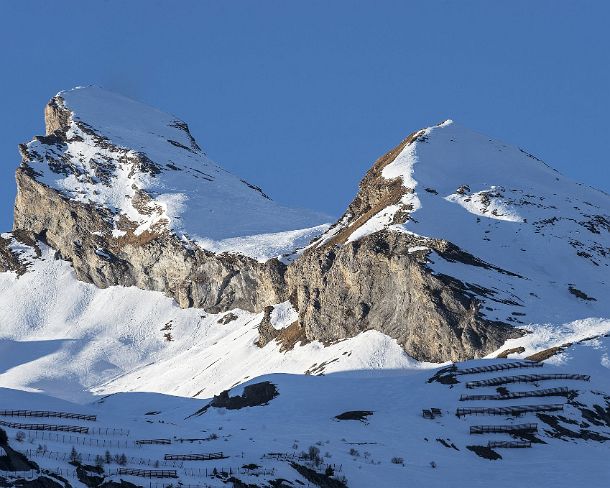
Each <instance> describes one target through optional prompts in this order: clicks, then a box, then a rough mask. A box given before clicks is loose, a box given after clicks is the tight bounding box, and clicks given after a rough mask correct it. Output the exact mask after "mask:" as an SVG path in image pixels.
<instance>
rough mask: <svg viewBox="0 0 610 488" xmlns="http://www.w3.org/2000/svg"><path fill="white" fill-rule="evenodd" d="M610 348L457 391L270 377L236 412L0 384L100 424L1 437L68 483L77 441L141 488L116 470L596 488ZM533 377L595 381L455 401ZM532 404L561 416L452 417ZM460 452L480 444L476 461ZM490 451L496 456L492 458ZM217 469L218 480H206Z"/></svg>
mask: <svg viewBox="0 0 610 488" xmlns="http://www.w3.org/2000/svg"><path fill="white" fill-rule="evenodd" d="M608 342H610V341H608V338H605V339H603V340H600V343H599V344H598V345H597V346H595V347H598V348H602V349H603V351H604V352H602V349H596V348H593V349H590V350H587V351H584V350H581V348H579V349H577V350H575V351H574V353H573V354H574V355H573V356H572V357H571V359H568V360H566V362H565V363H564V364H562V365H560V366H551V365H545V366H544V367H538V368H525V369H511V370H506V371H499V372H491V373H476V374H467V375H458V376H457V377H456V378H457V380H458V381H459V383H456V384H442V383H439V382H436V381H432V382H430V381H429V380H430V378H431V377H432V376H433V373H435V372H436V371H419V372H415V371H405V370H402V371H385V372H384V371H378V372H376V373H374V372H371V371H369V372H367V373H364V374H363V373H362V372H359V371H356V372H345V373H334V374H329V375H326V376H304V375H269V376H265V377H261V378H257V379H255V380H252V381H251V382H249V383H248V384H257V383H260V382H263V381H268V382H270V383H272V384H273V385H275V387H276V393H277V396H275V397H274V398H272V399H271V400H269V401H267V402H266V403H264V404H261V405H258V406H250V407H243V408H241V409H228V408H219V407H215V406H210V407H208V408H207V409H205V410H203V411H202V409H203V407H205V406H206V405H208V403H209V399H201V400H198V399H187V398H178V397H170V396H165V395H159V394H152V393H120V394H116V395H111V396H109V397H104V398H102V399H99V400H98V401H96V402H94V403H92V404H90V405H75V404H69V403H67V402H62V401H59V400H56V399H51V398H47V397H45V396H41V395H36V394H33V393H26V392H18V391H14V390H0V395H1V396H2V400H3V408H6V409H28V410H37V409H41V410H54V411H60V412H77V413H85V414H93V415H97V421H95V422H91V421H79V420H73V419H57V418H52V419H48V418H47V419H44V421H45V422H46V423H50V424H51V423H52V424H62V425H66V424H68V425H80V426H87V427H89V428H90V429H92V431H91V432H90V433H89V434H87V435H80V434H66V433H59V434H57V433H52V432H51V433H49V432H45V433H43V432H27V433H26V438H25V440H24V442H18V441H16V440H15V435H16V433H17V432H18V431H19V429H18V428H12V427H3V428H5V429H6V430H7V432H8V434H9V440H10V444H11V446H12V447H13V448H15V449H18V450H20V451H22V452H24V453H26V455H28V456H29V457H30V459H32V460H33V461H35V462H37V463H38V464H39V465H40V466H41V467H43V468H46V469H49V470H51V472H57V473H60V474H61V475H62V476H63V477H65V478H67V479H68V480H69V482H70V483H72V484H73V486H79V485H80V484H79V483H78V481H77V479H76V474H75V472H74V467H73V466H70V465H69V464H68V462H67V461H68V460H69V452H70V449H71V448H72V445H74V446H75V447H76V448H77V450H78V452H79V454H80V455H81V457H82V460H83V462H84V463H89V464H93V462H94V460H95V457H96V456H104V452H105V451H106V450H109V451H110V453H111V455H114V454H125V456H126V463H125V464H124V465H117V464H116V463H115V462H114V461H112V462H111V463H110V464H104V465H103V466H104V470H105V476H107V477H108V478H110V479H115V480H117V479H119V478H120V479H124V480H127V481H130V482H133V483H136V484H139V485H146V486H147V484H148V482H149V480H145V479H142V478H138V477H135V476H129V475H124V474H122V475H117V474H116V473H117V470H118V469H119V468H128V469H129V468H136V469H165V470H176V474H177V476H178V477H179V480H175V479H165V480H157V482H159V483H161V482H164V483H171V482H174V483H175V482H177V481H180V482H181V483H183V484H192V485H198V486H214V487H216V486H225V483H226V482H227V479H228V478H229V476H233V477H234V478H237V479H239V480H241V481H242V482H246V483H252V484H253V485H252V486H261V487H262V486H272V485H271V484H270V482H271V481H272V480H277V479H284V480H287V481H286V483H287V484H285V485H273V486H336V487H337V488H340V487H342V486H346V485H347V486H349V487H362V488H370V487H373V486H384V487H400V486H427V487H447V486H451V487H462V486H469V487H487V486H490V485H493V486H497V487H514V486H555V487H573V486H588V487H592V488H602V487H604V486H607V485H608V483H610V470H609V469H608V466H607V457H608V454H609V451H608V448H609V446H610V443H608V442H605V441H604V439H606V438H610V414H608V413H604V412H608V411H610V396H608V392H609V391H610V378H609V377H608V374H607V369H606V368H607V366H602V365H601V364H600V362H599V361H600V356H603V355H604V354H606V355H607V352H608V351H607V347H608ZM590 347H591V345H587V346H582V348H587V349H588V348H590ZM583 352H584V355H581V353H583ZM582 357H586V358H587V359H586V361H584V362H583V361H580V360H579V358H581V359H582ZM510 362H511V360H504V361H502V360H495V361H485V360H479V361H473V362H469V363H464V364H458V365H457V366H458V368H459V369H463V368H467V367H476V366H481V365H483V366H489V365H490V364H495V365H502V364H506V363H510ZM532 373H536V374H543V373H544V374H558V373H560V374H561V373H574V374H585V375H590V380H589V381H583V380H565V379H564V380H546V381H539V382H537V383H521V384H507V385H505V386H506V387H507V390H508V391H509V392H525V391H538V392H539V391H542V390H543V389H549V388H561V387H567V388H569V390H570V392H571V393H570V396H569V397H564V396H552V397H551V396H545V397H537V398H536V397H534V398H521V399H511V400H487V401H460V397H461V395H466V394H497V392H496V388H492V387H483V388H474V389H468V388H465V384H466V382H468V381H476V380H484V379H490V378H496V377H500V376H505V375H519V374H532ZM242 393H243V388H235V389H234V390H232V391H231V392H230V395H231V396H232V397H233V396H236V395H241V394H242ZM528 405H529V406H532V405H537V406H540V405H560V406H561V408H562V410H560V411H554V412H547V413H542V414H540V415H539V416H538V415H537V414H536V413H524V414H522V415H520V416H514V415H510V414H507V415H476V416H475V415H467V416H460V417H458V416H456V415H455V414H456V409H457V408H464V407H480V406H484V407H507V406H528ZM596 406H597V407H596ZM431 408H438V409H439V411H440V414H439V413H436V414H435V417H434V418H433V419H427V418H424V417H423V416H422V410H428V409H431ZM345 412H351V416H352V417H353V416H356V417H358V416H360V417H361V418H362V420H349V419H346V420H339V419H337V418H336V417H337V416H339V415H341V414H343V413H345ZM347 417H350V415H349V414H348V415H347ZM0 420H2V421H4V422H7V421H8V422H34V421H37V420H40V419H31V418H27V419H24V418H17V417H7V416H2V415H0ZM516 424H535V428H536V430H537V432H534V433H529V434H523V435H521V436H512V435H509V434H470V427H471V426H476V425H503V426H511V425H516ZM98 429H100V430H98ZM106 429H110V433H113V434H112V435H110V434H109V433H107V431H106ZM112 429H116V430H114V431H113V430H112ZM77 439H78V440H77ZM141 439H167V444H165V445H142V446H138V445H136V444H135V441H136V440H141ZM181 439H182V440H181ZM184 439H190V441H188V442H185V441H184ZM587 439H588V440H587ZM490 441H491V442H493V441H517V442H524V441H526V442H531V444H528V446H530V447H527V448H520V449H510V448H493V449H491V450H490V449H486V447H487V445H488V443H489V442H490ZM37 446H38V448H37ZM468 446H471V447H472V446H481V447H482V450H481V451H480V452H481V454H482V456H478V455H477V454H475V452H473V451H472V450H471V449H469V448H468ZM308 452H313V454H314V456H313V459H310V458H309V456H307V455H304V453H308ZM193 453H222V456H223V458H222V459H215V460H210V461H183V462H180V461H177V462H171V461H165V460H164V456H165V455H166V454H193ZM317 455H318V456H319V460H317V459H318V458H317ZM498 455H499V456H500V457H501V458H500V459H496V460H490V459H488V457H495V456H498ZM297 465H299V466H301V467H302V466H305V467H306V468H309V469H311V470H314V471H316V472H318V473H324V471H325V470H326V468H327V466H328V465H330V466H331V467H333V468H334V478H336V479H340V480H342V482H344V483H346V485H344V484H338V485H321V484H320V485H318V484H317V483H315V482H312V481H311V480H308V479H307V477H306V476H304V475H303V474H302V473H299V472H298V471H297ZM246 466H248V468H246ZM214 470H216V471H217V472H218V475H216V476H214V475H213V472H214ZM223 472H226V473H227V474H226V475H225V474H223ZM229 472H230V475H229ZM153 483H155V481H154V480H153ZM288 483H290V484H288ZM155 486H161V485H155ZM229 486H230V484H229ZM239 486H241V485H239Z"/></svg>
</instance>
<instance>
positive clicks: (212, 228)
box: [27, 87, 327, 261]
mask: <svg viewBox="0 0 610 488" xmlns="http://www.w3.org/2000/svg"><path fill="white" fill-rule="evenodd" d="M55 100H56V101H57V103H58V104H59V105H60V106H61V108H62V109H66V110H68V111H69V112H70V126H69V130H68V133H67V139H68V142H67V143H66V144H56V141H54V140H53V139H51V140H49V139H48V138H40V137H37V138H34V140H33V141H31V142H30V143H29V144H28V145H27V149H28V151H29V153H30V154H34V155H36V157H35V158H34V160H33V161H32V162H31V163H30V164H29V165H30V167H31V168H32V169H33V170H34V171H35V172H36V179H37V180H38V181H40V182H42V183H44V184H45V185H47V186H49V187H51V188H54V189H56V190H58V191H59V192H61V193H62V194H63V195H64V196H66V197H67V198H70V199H73V200H75V201H79V202H85V203H92V204H95V205H99V206H102V207H104V208H107V209H110V210H111V211H112V212H113V213H114V215H115V231H114V237H120V236H121V235H123V233H124V231H123V230H121V229H120V228H119V227H118V226H117V224H116V223H117V222H119V219H120V217H121V216H122V217H125V218H127V219H129V221H130V222H131V223H133V224H135V226H136V229H135V234H136V235H139V234H141V233H143V232H146V231H151V230H152V231H157V232H158V231H162V230H163V229H169V230H171V231H172V232H174V233H176V234H177V235H178V236H180V237H182V236H184V237H187V238H188V239H189V240H191V241H194V242H196V243H197V244H199V245H200V246H201V247H202V248H204V249H207V250H210V251H213V252H218V253H220V252H238V253H241V254H245V255H248V256H251V257H253V258H256V259H258V260H261V261H265V260H267V259H269V258H271V257H277V256H280V255H282V254H288V253H290V252H292V251H294V250H295V249H296V248H299V247H304V246H305V245H307V244H308V243H309V242H310V241H311V240H312V239H313V238H314V237H316V236H317V235H319V234H320V233H321V232H323V231H324V230H326V228H327V226H326V225H325V224H324V222H325V221H326V220H327V218H326V216H323V215H320V214H316V213H314V212H310V211H306V210H296V209H290V208H287V207H283V206H281V205H279V204H277V203H275V202H273V201H272V200H271V199H270V198H269V197H268V196H267V195H265V194H264V193H263V192H262V190H261V189H260V188H258V187H256V186H254V185H252V184H250V183H248V182H246V181H244V180H241V179H239V178H238V177H236V176H235V175H233V174H231V173H229V172H227V171H226V170H224V169H222V168H221V167H220V166H218V165H217V164H216V163H214V162H213V161H212V160H211V159H209V158H208V157H207V156H206V154H205V153H204V152H203V151H202V150H201V148H200V147H199V146H198V145H197V143H196V142H195V140H194V139H193V137H192V136H191V134H190V132H189V131H188V127H187V125H186V124H185V123H184V122H182V121H181V120H179V119H177V118H176V117H174V116H172V115H169V114H166V113H163V112H161V111H159V110H157V109H155V108H152V107H149V106H147V105H145V104H143V103H140V102H136V101H134V100H131V99H129V98H126V97H123V96H121V95H117V94H114V93H112V92H109V91H106V90H103V89H101V88H97V87H80V88H75V89H73V90H69V91H64V92H60V93H59V94H58V95H57V97H56V98H55ZM142 192H144V194H145V195H146V196H144V197H143V196H142V195H143V193H142Z"/></svg>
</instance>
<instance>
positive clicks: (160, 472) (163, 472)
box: [117, 468, 178, 478]
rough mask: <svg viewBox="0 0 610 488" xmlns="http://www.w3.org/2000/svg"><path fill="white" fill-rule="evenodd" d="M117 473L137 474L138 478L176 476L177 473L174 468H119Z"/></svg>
mask: <svg viewBox="0 0 610 488" xmlns="http://www.w3.org/2000/svg"><path fill="white" fill-rule="evenodd" d="M117 474H127V475H130V476H139V477H140V478H177V477H178V473H177V472H176V470H175V469H132V468H119V469H118V470H117Z"/></svg>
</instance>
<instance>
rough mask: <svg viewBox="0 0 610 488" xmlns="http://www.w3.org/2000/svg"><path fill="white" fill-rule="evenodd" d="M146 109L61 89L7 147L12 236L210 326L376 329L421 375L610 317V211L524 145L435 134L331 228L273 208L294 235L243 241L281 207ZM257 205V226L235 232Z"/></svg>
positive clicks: (375, 178)
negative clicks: (286, 306)
mask: <svg viewBox="0 0 610 488" xmlns="http://www.w3.org/2000/svg"><path fill="white" fill-rule="evenodd" d="M62 93H63V95H62ZM75 100H76V101H75ZM71 104H72V105H74V106H79V104H80V107H81V109H82V110H81V111H80V114H81V116H82V117H81V116H79V115H75V112H74V111H70V110H69V107H70V106H71ZM125 105H126V107H125ZM134 107H135V108H134ZM142 107H143V106H142V104H139V103H138V102H132V101H130V100H128V99H125V98H124V97H120V96H115V95H113V94H108V92H105V91H101V90H99V89H97V88H81V89H77V90H73V91H69V92H61V93H60V95H59V96H58V97H55V98H54V99H52V101H51V102H50V104H49V105H48V106H47V109H46V112H45V116H46V121H47V135H46V136H42V137H41V136H38V137H35V138H34V140H33V141H32V142H31V143H29V144H28V145H22V146H21V151H22V156H23V161H22V165H21V167H20V169H18V171H17V181H18V194H17V199H16V205H15V225H14V230H15V231H27V232H30V233H32V235H33V236H34V238H38V239H41V240H42V241H44V242H46V243H48V244H49V245H50V246H51V247H52V248H54V249H56V251H57V252H58V255H59V256H61V257H63V258H64V259H67V260H69V261H70V262H71V265H72V266H73V268H74V270H75V272H76V275H77V276H78V278H79V279H81V280H84V281H87V282H91V283H94V284H95V285H96V286H99V287H103V288H104V287H108V286H114V285H123V286H134V285H135V286H137V287H139V288H142V289H148V290H153V291H162V292H164V293H165V294H167V295H169V296H172V297H173V298H174V299H175V300H176V301H177V302H178V304H179V305H180V306H181V307H183V308H184V307H186V308H188V307H198V308H203V309H204V310H206V311H207V312H210V313H222V312H226V311H230V310H233V309H236V308H237V309H242V310H246V311H249V312H253V313H260V312H263V310H266V312H265V313H266V314H267V315H266V316H267V317H269V316H270V315H269V314H270V313H271V312H270V310H273V307H274V306H277V304H281V303H284V302H287V301H289V302H290V303H291V305H292V307H294V310H295V313H296V314H297V316H298V319H297V320H296V321H295V322H294V324H291V325H292V326H293V329H291V332H290V334H291V336H292V337H293V339H297V338H298V340H300V341H305V342H307V341H321V342H323V343H326V344H332V343H335V342H336V341H341V340H345V339H348V338H352V337H355V336H357V335H359V334H361V333H362V332H365V331H368V330H375V331H379V332H381V333H383V334H385V335H387V336H389V337H391V338H393V339H395V340H397V341H398V343H399V344H400V345H401V347H402V348H403V349H404V350H405V351H406V352H407V353H408V354H410V355H411V356H412V357H414V358H416V359H418V360H424V361H434V362H442V361H445V360H448V359H450V360H459V359H466V358H472V357H480V356H484V355H486V354H488V353H490V352H491V351H495V350H497V349H499V348H500V347H501V346H502V345H503V344H504V343H505V342H506V341H507V340H513V339H517V338H518V337H520V336H522V335H523V334H524V333H525V332H527V331H528V330H529V331H530V332H531V329H532V327H533V328H535V327H536V326H537V325H540V324H545V323H548V322H550V323H554V324H557V325H560V324H564V323H568V322H572V321H574V320H580V319H586V318H588V317H607V316H609V315H610V311H609V310H608V308H607V304H606V303H604V301H603V300H600V299H599V297H601V296H603V295H604V293H607V292H608V288H609V285H608V283H607V280H606V278H605V268H606V267H607V266H608V265H609V262H610V238H609V235H610V216H609V213H610V211H609V210H608V209H610V198H608V196H607V195H605V194H603V193H600V192H597V193H596V192H592V191H586V189H585V190H583V189H582V188H581V187H580V186H579V185H578V184H575V183H573V182H571V181H569V180H568V179H566V178H564V177H562V176H561V175H559V174H558V173H556V172H555V171H554V170H552V169H550V168H549V167H548V166H547V165H546V164H544V163H542V162H541V161H540V160H538V159H537V158H535V157H534V156H532V155H530V154H528V153H526V152H525V151H523V150H521V149H518V148H512V147H510V146H507V145H505V144H503V143H501V142H498V141H495V140H493V139H490V138H488V137H487V136H484V135H482V134H479V133H475V132H473V131H470V130H468V129H465V128H462V127H461V126H458V125H456V124H455V123H453V122H452V121H449V120H447V121H444V122H442V123H441V124H438V125H436V126H433V127H429V128H426V129H421V130H419V131H416V132H414V133H412V134H411V135H410V136H408V137H407V138H406V139H404V140H403V141H402V142H401V143H400V144H399V145H398V146H397V147H396V148H394V149H392V150H391V151H389V152H388V153H386V155H384V156H382V157H381V158H379V159H378V160H377V161H376V162H375V163H374V164H373V166H372V167H371V169H370V170H369V171H368V172H367V174H366V175H365V177H364V178H363V180H362V182H361V184H360V188H359V191H358V193H357V195H356V197H355V198H354V200H353V201H352V203H351V204H350V205H349V206H348V209H347V210H346V212H345V213H344V215H343V216H342V217H341V218H340V219H339V220H338V221H337V222H336V223H335V224H334V225H332V226H330V228H329V227H328V226H327V225H326V224H323V225H319V226H316V227H313V228H307V229H304V230H299V229H298V228H296V227H298V226H296V227H295V225H294V224H295V223H294V222H293V221H292V218H293V215H294V212H293V211H287V210H286V212H288V213H286V214H283V215H285V217H283V219H284V220H282V219H280V220H281V222H280V223H279V224H280V225H284V226H285V225H289V226H291V227H292V228H293V230H289V231H286V230H284V231H281V232H279V233H278V232H276V233H271V234H269V233H266V234H265V233H263V234H259V235H257V234H252V233H251V231H250V230H249V229H253V228H254V227H256V226H259V230H260V229H262V230H263V231H265V229H264V226H265V225H267V224H265V222H266V221H267V222H271V225H276V224H278V222H276V220H277V218H276V217H277V215H278V214H277V211H279V210H278V209H280V208H281V207H277V206H275V204H273V203H272V202H270V200H269V199H268V197H266V195H265V194H264V193H263V192H262V190H260V188H258V187H254V186H253V185H248V184H246V183H244V182H243V181H242V180H240V179H239V178H238V177H234V176H233V175H230V176H226V175H228V173H226V172H224V170H222V169H221V168H219V167H218V166H217V165H216V164H215V163H213V162H211V161H210V160H209V159H207V156H205V154H204V153H203V151H202V150H201V149H200V147H199V145H198V144H197V143H196V142H195V141H194V139H193V137H192V136H191V135H190V132H189V131H188V126H187V125H186V123H184V122H182V121H179V120H178V122H176V120H177V119H176V118H175V117H174V116H170V115H167V114H163V113H162V112H159V111H157V110H156V109H152V108H149V107H146V106H144V108H142ZM77 113H78V112H77ZM85 119H86V120H85ZM138 124H140V125H138ZM168 128H169V129H168ZM167 131H169V132H167ZM113 141H114V142H113ZM117 141H118V142H117ZM117 144H118V145H117ZM193 161H198V162H199V163H198V164H200V165H201V167H202V168H203V167H205V168H207V171H208V173H206V174H208V176H213V178H207V179H203V180H202V179H201V178H200V176H202V175H200V174H199V173H197V171H194V170H196V169H197V170H198V168H197V167H195V166H193V165H194V164H195V163H194V162H193ZM490 161H491V162H493V165H494V166H493V167H491V164H490ZM185 178H186V180H185ZM208 180H212V181H208ZM184 181H186V183H183V182H184ZM116 182H118V183H116ZM180 185H183V187H181V186H180ZM210 185H212V186H210ZM215 185H218V190H219V191H220V193H218V192H217V191H216V186H215ZM117 188H119V190H117ZM193 188H196V189H197V191H193ZM235 189H238V190H235ZM234 190H235V191H238V196H237V197H236V199H234V200H231V199H229V200H226V199H223V197H222V195H225V194H227V193H226V192H227V191H228V192H229V193H231V192H232V191H234ZM125 192H127V193H125ZM181 192H182V193H181ZM223 192H224V193H223ZM183 194H184V195H186V196H184V198H183V197H180V196H178V197H176V195H183ZM219 195H220V196H219ZM231 198H233V197H231ZM228 201H231V202H232V203H231V204H227V202H228ZM176 202H178V203H176ZM189 202H195V204H194V210H193V208H189V205H188V203H189ZM197 202H199V203H197ZM210 202H211V203H210ZM252 202H256V203H255V204H254V203H252ZM208 204H209V205H211V208H212V209H214V212H213V213H214V214H215V215H214V217H213V219H212V220H208V221H207V222H208V224H207V227H206V226H203V227H200V229H204V230H206V229H207V230H206V232H208V231H209V232H210V234H209V235H210V236H211V237H212V238H210V239H207V238H205V233H203V232H199V233H197V232H190V233H189V232H187V231H188V229H189V228H190V227H189V225H190V224H189V222H191V221H192V216H193V215H197V214H200V213H201V212H202V211H203V212H204V213H205V212H206V208H207V207H206V205H208ZM270 205H271V206H270ZM260 209H268V210H269V213H268V214H265V215H262V216H261V222H262V224H260V225H262V226H263V227H260V225H259V224H253V225H254V227H252V224H248V225H249V226H250V227H248V225H246V226H245V227H244V226H242V224H241V222H243V221H244V219H246V220H248V219H250V220H251V218H252V215H253V214H252V213H248V212H252V211H254V213H256V215H257V218H258V216H259V214H260V212H259V210H260ZM189 212H191V214H189ZM241 212H245V214H244V216H241V217H240V218H241V219H242V220H239V219H237V220H235V222H233V221H232V219H231V216H232V215H235V214H236V213H241ZM281 212H285V210H281ZM189 215H190V217H189ZM206 215H207V214H206ZM182 217H184V219H183V218H182ZM189 218H190V220H189ZM206 218H207V217H206ZM308 218H310V217H306V219H308ZM175 221H180V223H179V224H174V222H175ZM221 221H223V222H224V223H223V224H222V226H221V227H222V228H221V229H215V228H214V222H221ZM227 222H228V223H227ZM282 222H283V223H282ZM229 224H230V225H229ZM284 228H285V227H284ZM266 230H268V228H267V229H266ZM276 230H277V229H276ZM214 233H216V234H214ZM223 233H224V237H223V235H221V234H223ZM197 236H198V237H197ZM214 238H219V239H220V240H216V241H215V240H214ZM244 239H245V240H247V241H249V242H250V243H251V244H252V246H254V248H262V249H263V251H260V252H258V251H257V252H255V253H254V254H252V252H250V251H251V249H252V248H250V247H248V246H249V245H244V242H243V240H244ZM235 240H237V242H236V241H235ZM212 241H213V242H216V243H219V242H220V243H222V242H224V243H225V244H228V247H226V246H225V247H222V246H220V247H218V246H217V245H216V244H214V243H212V244H211V245H210V242H212ZM234 244H235V245H234ZM233 245H234V246H233ZM231 246H233V247H231ZM543 246H545V247H546V248H545V249H544V250H542V247H543ZM5 247H6V246H5ZM270 249H271V250H274V251H278V252H273V253H272V254H269V253H268V252H267V251H269V250H270ZM279 249H282V252H279ZM257 253H258V254H257ZM269 258H270V259H269ZM558 261H560V262H562V264H563V265H564V267H565V269H563V268H557V266H556V265H555V263H556V262H558ZM533 263H535V265H534V266H532V264H533ZM260 334H261V337H260V341H259V344H260V345H261V346H264V345H265V344H267V343H268V342H269V341H273V340H279V336H278V334H279V332H277V331H275V329H273V327H271V328H270V327H269V323H268V320H262V321H261V323H260ZM298 340H297V343H298Z"/></svg>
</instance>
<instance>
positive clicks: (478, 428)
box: [470, 424, 538, 434]
mask: <svg viewBox="0 0 610 488" xmlns="http://www.w3.org/2000/svg"><path fill="white" fill-rule="evenodd" d="M533 432H538V424H514V425H472V426H470V433H471V434H504V433H508V434H512V433H533Z"/></svg>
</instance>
